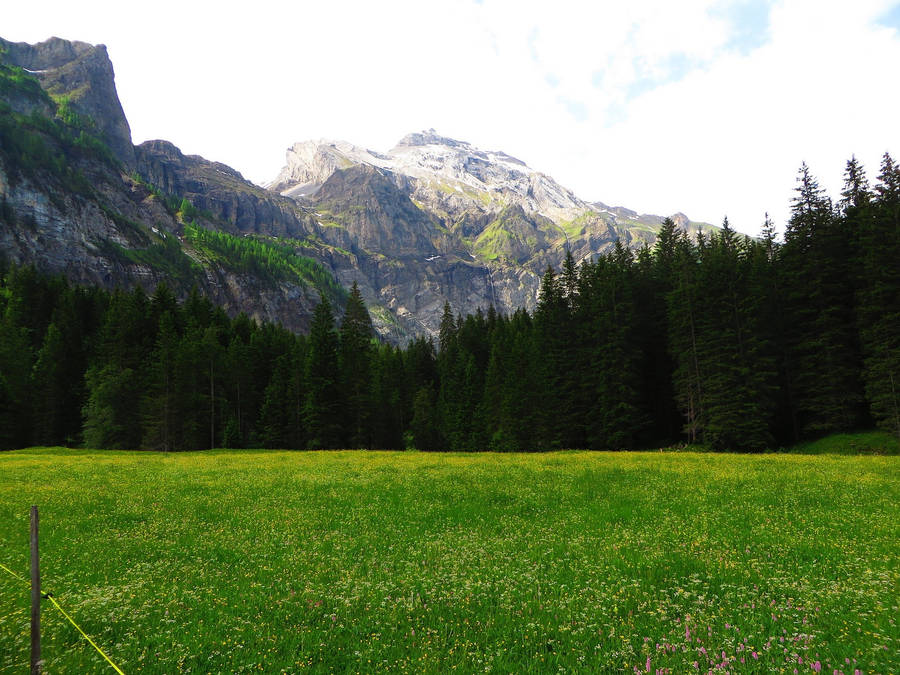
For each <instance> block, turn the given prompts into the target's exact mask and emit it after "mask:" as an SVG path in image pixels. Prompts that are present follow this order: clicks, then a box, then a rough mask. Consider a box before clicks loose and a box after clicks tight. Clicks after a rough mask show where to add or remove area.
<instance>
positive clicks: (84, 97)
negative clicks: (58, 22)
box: [0, 38, 134, 167]
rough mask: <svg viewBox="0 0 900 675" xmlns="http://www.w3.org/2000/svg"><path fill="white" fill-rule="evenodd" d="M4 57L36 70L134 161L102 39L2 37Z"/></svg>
mask: <svg viewBox="0 0 900 675" xmlns="http://www.w3.org/2000/svg"><path fill="white" fill-rule="evenodd" d="M0 50H5V52H6V54H5V57H4V60H5V61H6V62H8V63H10V64H12V65H14V66H18V67H20V68H23V69H25V70H26V71H27V72H29V73H31V74H32V75H34V76H35V77H36V78H37V79H38V81H39V82H40V83H41V86H42V87H43V88H44V89H45V90H46V91H47V92H48V93H49V94H50V95H51V96H53V97H55V98H57V99H62V98H67V99H68V100H69V101H70V102H71V105H72V107H73V108H74V109H75V110H76V111H77V112H78V113H80V114H82V115H84V116H86V117H88V118H90V119H91V120H93V122H94V123H95V124H96V125H97V130H98V131H99V135H100V137H101V138H102V139H103V140H104V141H105V142H106V144H107V145H108V146H109V148H110V150H112V152H113V154H114V155H115V156H116V158H118V160H119V161H121V162H122V163H123V164H124V165H125V166H127V167H131V166H133V165H134V147H133V146H132V144H131V127H129V126H128V120H127V119H126V118H125V111H124V110H122V104H121V103H120V102H119V96H118V93H117V92H116V84H115V74H114V72H113V66H112V62H111V61H110V60H109V55H108V54H107V53H106V47H105V46H104V45H89V44H87V43H84V42H69V41H68V40H61V39H60V38H50V39H49V40H47V41H45V42H41V43H39V44H36V45H30V44H27V43H24V42H7V41H6V40H3V39H2V38H0Z"/></svg>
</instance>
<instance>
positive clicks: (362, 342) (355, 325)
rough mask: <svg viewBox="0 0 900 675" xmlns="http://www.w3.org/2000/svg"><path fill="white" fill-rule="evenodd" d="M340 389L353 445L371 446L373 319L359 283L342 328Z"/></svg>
mask: <svg viewBox="0 0 900 675" xmlns="http://www.w3.org/2000/svg"><path fill="white" fill-rule="evenodd" d="M340 337H341V343H340V355H339V356H340V358H339V361H340V369H341V389H342V390H343V393H344V398H345V401H346V416H345V419H344V424H345V425H346V426H347V430H348V444H349V446H350V447H352V448H371V447H372V440H373V439H372V401H371V398H370V397H371V394H372V372H371V368H372V360H373V356H374V348H373V342H372V340H373V337H374V336H373V330H372V319H371V317H369V311H368V310H367V309H366V305H365V303H364V302H363V299H362V294H361V293H360V292H359V287H358V286H357V285H356V282H355V281H354V282H353V287H352V288H351V289H350V295H349V296H348V297H347V307H346V309H345V310H344V318H343V320H342V321H341V330H340Z"/></svg>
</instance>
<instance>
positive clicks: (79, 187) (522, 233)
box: [0, 38, 696, 342]
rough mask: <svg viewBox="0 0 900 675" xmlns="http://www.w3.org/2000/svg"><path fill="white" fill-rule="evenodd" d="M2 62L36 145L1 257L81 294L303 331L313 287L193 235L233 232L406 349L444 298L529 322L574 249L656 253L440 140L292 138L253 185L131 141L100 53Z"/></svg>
mask: <svg viewBox="0 0 900 675" xmlns="http://www.w3.org/2000/svg"><path fill="white" fill-rule="evenodd" d="M0 65H2V68H3V71H2V72H3V78H4V79H3V80H2V84H3V89H2V94H3V101H2V104H0V114H2V119H0V121H2V122H3V124H4V125H5V127H4V128H8V129H9V130H10V136H11V137H12V136H16V137H17V138H19V140H21V138H26V139H27V140H28V143H30V144H32V145H33V146H34V147H29V148H24V149H23V148H21V147H18V146H17V145H16V143H17V142H19V141H18V140H10V141H9V142H8V143H5V144H4V146H3V147H2V148H0V150H2V152H0V196H2V199H3V203H4V205H5V206H4V210H3V214H4V215H3V217H4V223H5V224H6V225H8V227H7V228H4V229H5V233H3V234H2V236H0V252H2V253H3V254H5V255H6V257H8V258H10V259H11V260H12V261H13V262H18V263H34V264H37V265H38V266H39V267H42V268H45V269H46V270H48V271H53V272H62V273H64V274H66V275H67V276H69V277H70V278H72V279H75V280H78V281H81V282H91V283H100V284H101V285H106V286H108V287H109V286H113V285H125V286H134V285H141V286H144V287H145V288H148V289H150V288H152V286H153V285H154V284H155V283H158V282H159V281H163V280H169V281H173V282H174V284H175V286H176V288H179V289H180V291H179V292H180V293H182V294H184V293H186V292H187V290H188V289H189V286H190V284H191V283H194V284H197V285H199V286H200V287H201V289H202V290H203V291H204V292H206V293H208V294H209V295H210V296H211V297H213V298H214V299H216V301H217V302H220V304H222V305H223V306H225V307H226V308H227V309H228V311H229V312H231V313H236V312H238V311H246V312H247V313H248V314H250V315H251V316H255V317H257V318H266V319H269V320H281V321H283V322H284V323H285V325H287V326H289V327H291V328H292V329H294V330H304V329H305V327H306V326H308V324H309V319H310V317H311V312H312V307H313V306H314V305H315V302H316V301H317V294H318V292H319V291H320V290H322V289H321V288H318V289H317V288H313V287H311V286H304V283H306V282H304V281H303V278H301V277H297V278H293V277H292V278H291V279H293V280H290V279H288V280H285V279H279V280H277V283H276V282H273V281H272V280H271V279H270V280H266V279H263V278H259V277H258V275H257V273H256V272H253V271H252V269H256V268H252V266H251V267H247V265H246V264H244V263H242V262H240V261H237V260H231V259H229V258H228V257H227V255H226V254H225V253H223V251H224V249H223V250H219V251H212V250H211V249H210V248H209V246H207V245H206V244H204V243H203V242H201V241H199V240H197V239H196V232H198V230H196V229H191V228H196V227H200V228H203V229H208V230H213V231H221V232H222V233H223V235H222V236H226V237H231V238H232V239H233V242H232V243H231V244H229V247H230V248H229V249H228V250H234V251H237V250H238V249H240V250H243V251H244V253H243V254H241V255H249V254H248V253H247V251H250V250H251V249H252V250H257V249H259V250H263V251H271V250H275V249H272V247H273V246H274V247H276V248H277V247H281V248H279V249H278V250H292V251H294V254H295V255H298V256H301V257H306V258H308V259H309V260H311V261H313V262H314V263H315V264H316V265H319V266H320V267H321V269H322V270H323V272H322V274H326V275H330V277H331V278H333V280H334V283H335V284H339V285H340V286H343V287H345V288H346V287H349V286H350V285H351V284H352V283H354V282H356V283H357V284H358V285H359V287H360V289H361V291H362V293H363V297H364V298H365V300H366V302H367V303H368V305H369V307H370V313H371V314H372V316H373V319H374V320H375V325H376V328H377V330H378V331H379V333H380V334H381V335H382V336H383V337H385V338H386V339H389V340H391V341H393V342H404V341H406V340H409V339H411V338H413V337H415V336H419V335H426V336H429V335H430V336H434V335H436V334H437V330H438V326H439V323H440V316H441V313H442V309H443V306H444V304H445V303H447V302H449V303H450V305H451V306H452V308H453V310H454V311H455V312H457V313H460V314H466V313H470V312H474V311H475V310H476V309H477V308H479V307H481V308H483V309H486V308H487V306H488V305H494V306H495V307H496V309H497V310H498V311H501V312H506V313H511V312H513V311H515V310H516V309H518V308H519V307H524V308H526V309H533V307H534V305H535V302H536V298H537V291H538V287H539V285H540V276H541V275H542V273H543V271H544V270H545V269H546V267H547V266H548V265H552V266H554V267H557V268H558V267H559V265H560V264H561V262H562V259H563V257H564V256H565V253H566V251H572V253H573V255H574V256H575V257H576V259H579V260H580V259H584V258H588V257H592V256H596V255H600V254H602V253H603V252H604V251H605V250H608V249H609V248H610V247H611V246H612V244H613V242H614V241H615V240H616V239H618V238H621V239H623V240H624V241H626V242H627V243H628V244H629V245H631V246H633V247H636V246H639V245H641V244H642V243H645V242H646V243H649V242H652V241H653V238H654V234H655V230H656V229H658V226H659V223H661V221H662V219H661V218H659V217H656V216H638V215H637V214H636V212H634V211H630V210H628V209H624V208H623V207H614V208H609V207H606V206H605V205H604V204H602V203H599V202H597V203H589V202H585V201H583V200H581V199H580V198H578V197H577V196H576V195H575V194H574V193H572V192H571V191H570V190H568V189H567V188H564V187H563V186H561V185H559V184H558V183H556V181H555V180H553V179H552V177H550V176H548V175H546V174H543V173H540V172H538V171H535V170H533V169H531V168H530V167H528V165H527V164H525V163H524V162H522V161H521V160H519V159H517V158H515V157H513V156H511V155H509V154H507V153H505V152H502V151H484V150H480V149H478V148H476V147H474V146H473V145H471V144H470V143H467V142H465V141H459V140H456V139H452V138H448V137H445V136H441V135H439V134H438V133H437V132H436V131H434V130H433V129H431V130H426V131H423V132H416V133H412V134H408V135H407V136H405V137H404V138H402V139H400V141H398V143H397V144H396V145H395V146H394V147H393V148H392V149H391V150H390V151H388V152H386V153H383V152H377V151H372V150H367V149H365V148H361V147H360V146H355V145H353V144H350V143H346V142H343V141H310V142H305V143H297V144H294V145H293V146H291V148H290V149H289V150H288V158H287V161H286V165H285V167H284V169H282V171H281V172H280V173H279V175H278V177H276V179H275V180H273V181H272V183H270V184H269V185H268V186H267V187H263V186H258V185H254V184H253V183H251V182H249V181H247V180H246V179H244V177H243V176H242V175H241V173H240V172H239V171H237V170H235V169H233V168H231V167H229V166H227V165H224V164H221V163H217V162H211V161H209V160H206V159H204V158H202V157H199V156H196V155H185V154H184V153H182V152H181V151H180V150H179V149H178V148H177V147H176V146H174V145H173V144H171V143H169V142H168V141H163V140H156V141H146V142H144V143H141V144H140V145H137V146H135V145H134V144H133V143H132V142H131V135H130V127H129V126H128V122H127V119H126V118H125V115H124V112H123V111H122V106H121V103H120V102H119V99H118V95H117V93H116V88H115V75H114V71H113V67H112V63H111V62H110V60H109V57H108V54H107V52H106V49H105V47H103V46H102V45H98V46H92V45H89V44H87V43H77V42H76V43H70V42H68V41H65V40H60V39H58V38H52V39H50V40H48V41H46V42H44V43H40V44H37V45H27V44H25V43H11V42H7V41H2V40H0ZM7 146H8V147H7ZM106 148H108V149H106ZM38 150H39V152H38ZM29 153H31V154H29ZM35 153H37V154H35ZM54 158H55V159H54ZM32 165H33V166H32ZM97 214H99V215H97ZM676 218H677V219H678V220H679V221H680V222H679V224H681V225H682V226H683V227H686V228H691V227H695V226H696V224H692V223H691V222H690V221H689V219H688V218H687V217H686V216H683V214H677V216H676ZM188 225H190V226H191V227H188ZM192 232H193V233H195V234H194V238H193V239H192V238H191V237H192V235H191V233H192ZM241 240H244V241H245V242H246V244H241V243H240V242H241ZM228 241H232V240H228ZM254 242H256V243H254ZM266 242H269V243H266ZM254 246H255V247H256V249H254V248H253V247H254ZM260 247H262V248H260ZM266 247H268V248H266ZM285 247H286V248H285ZM294 254H292V255H294ZM235 255H236V254H235ZM279 255H280V254H279ZM161 256H162V257H161ZM165 256H169V257H170V258H171V260H168V259H165ZM223 256H225V257H223ZM167 260H168V262H167ZM173 260H174V261H176V262H177V264H176V263H173V262H172V261H173ZM173 264H174V265H175V267H172V265H173ZM311 264H312V263H311ZM298 269H299V268H298ZM173 270H176V271H177V270H181V272H180V274H182V277H183V278H176V279H174V280H173V279H172V278H171V274H172V272H173ZM191 270H193V271H191ZM254 275H257V276H254ZM316 278H323V277H320V276H319V277H316ZM298 284H299V285H298ZM326 286H327V288H332V286H328V285H327V284H326ZM329 292H331V291H329ZM335 299H336V300H339V298H337V297H336V296H335Z"/></svg>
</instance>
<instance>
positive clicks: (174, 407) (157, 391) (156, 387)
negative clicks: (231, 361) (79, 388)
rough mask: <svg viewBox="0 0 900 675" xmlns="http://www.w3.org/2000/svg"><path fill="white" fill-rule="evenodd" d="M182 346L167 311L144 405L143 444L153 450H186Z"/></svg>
mask: <svg viewBox="0 0 900 675" xmlns="http://www.w3.org/2000/svg"><path fill="white" fill-rule="evenodd" d="M179 346H180V338H179V336H178V333H177V332H176V330H175V320H174V318H173V316H172V313H171V312H169V311H165V312H164V313H163V314H162V316H160V320H159V330H158V333H157V338H156V347H155V349H154V350H153V355H152V357H151V360H150V368H149V372H148V378H149V379H148V386H147V390H146V392H145V393H144V396H143V400H142V404H141V407H142V412H143V425H142V426H143V429H144V434H143V441H142V445H143V447H145V448H148V449H150V450H162V451H164V452H170V451H172V450H180V449H186V448H185V447H184V446H183V445H182V438H181V436H182V434H181V426H182V424H183V423H184V421H185V420H184V417H183V416H184V414H185V413H187V412H188V411H186V410H184V409H183V406H182V400H181V396H180V392H179V386H178V385H179V383H178V377H177V373H178V367H179V363H178V351H179ZM110 375H111V376H113V377H116V376H118V375H119V373H118V372H115V371H113V372H112V373H110ZM97 385H98V388H104V387H107V385H106V383H105V382H103V381H100V382H98V383H97ZM98 412H101V411H98ZM91 424H92V426H94V424H95V423H93V421H92V423H91ZM103 431H106V430H103ZM89 433H91V434H93V433H94V432H93V431H91V432H88V431H87V430H86V431H85V435H86V436H87V435H88V434H89ZM101 447H102V446H101Z"/></svg>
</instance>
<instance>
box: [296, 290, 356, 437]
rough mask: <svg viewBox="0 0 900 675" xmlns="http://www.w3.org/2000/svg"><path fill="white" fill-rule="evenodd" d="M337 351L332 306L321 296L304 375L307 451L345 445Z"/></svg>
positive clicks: (316, 310)
mask: <svg viewBox="0 0 900 675" xmlns="http://www.w3.org/2000/svg"><path fill="white" fill-rule="evenodd" d="M338 348H339V345H338V336H337V333H336V332H335V327H334V315H333V314H332V311H331V305H330V304H329V302H328V300H326V299H325V297H324V296H320V297H319V304H318V305H316V309H315V312H314V314H313V321H312V326H311V328H310V332H309V353H308V355H307V358H306V373H305V374H306V378H305V379H306V383H307V391H306V404H305V407H304V420H305V421H306V432H307V436H308V439H309V440H308V447H310V448H323V449H334V448H340V447H342V446H344V444H345V435H344V426H343V417H342V416H343V414H344V412H345V410H346V408H345V403H344V399H343V396H342V392H341V389H340V370H339V368H338Z"/></svg>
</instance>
